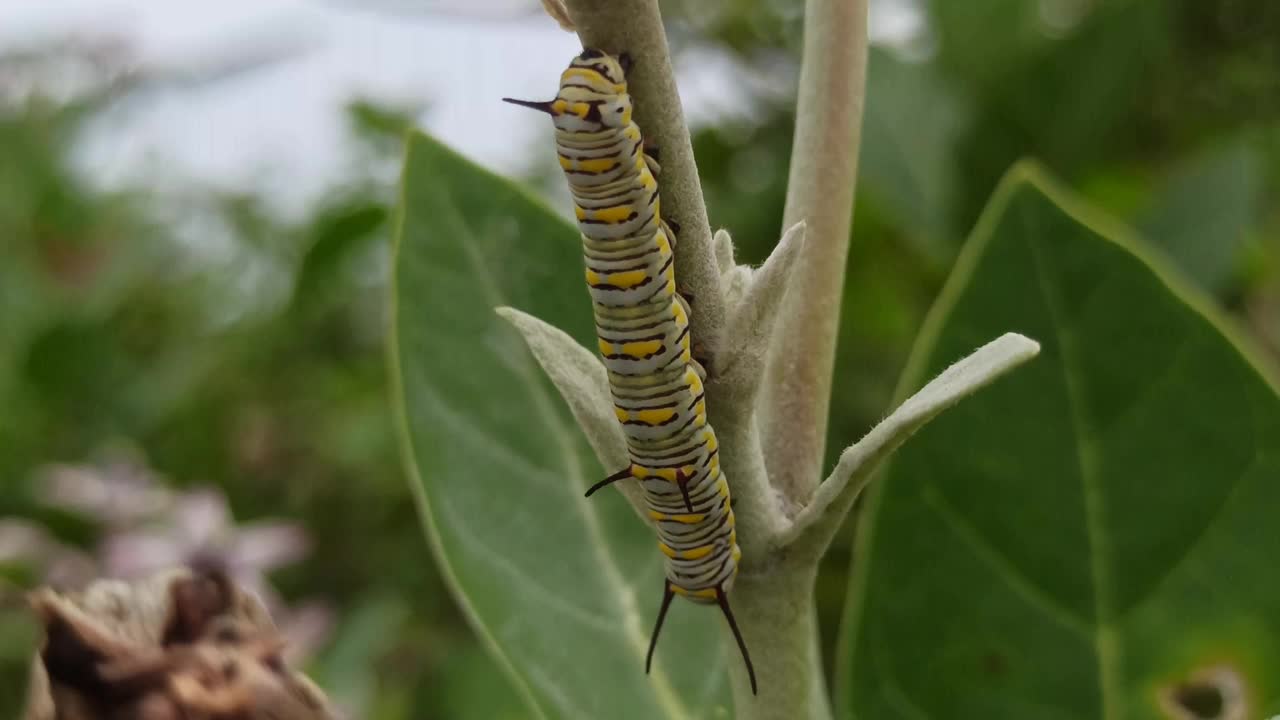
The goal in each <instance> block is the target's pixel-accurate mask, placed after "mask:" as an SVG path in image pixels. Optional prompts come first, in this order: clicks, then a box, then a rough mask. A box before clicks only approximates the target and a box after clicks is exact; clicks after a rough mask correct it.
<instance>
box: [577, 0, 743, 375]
mask: <svg viewBox="0 0 1280 720" xmlns="http://www.w3.org/2000/svg"><path fill="white" fill-rule="evenodd" d="M565 4H566V5H567V6H568V8H569V14H570V16H571V17H572V19H573V23H574V25H575V26H576V27H577V30H578V37H580V38H581V39H582V45H583V47H592V48H597V49H599V50H604V51H605V52H608V53H612V54H621V53H624V52H625V53H627V54H628V55H630V56H631V59H632V61H633V66H632V68H631V70H630V72H628V74H627V89H628V91H629V92H630V93H631V97H632V98H633V99H634V100H635V108H636V110H635V117H636V124H638V125H639V126H640V129H641V130H642V131H643V132H644V137H645V143H646V144H648V145H650V146H651V147H656V148H658V149H659V150H660V151H661V161H662V162H661V164H662V175H661V177H660V178H659V183H660V187H661V189H662V216H663V217H664V218H665V219H667V220H669V221H670V220H674V221H675V222H676V223H677V224H678V225H679V226H680V234H679V247H678V248H677V252H676V278H677V282H678V283H679V285H680V290H681V292H682V293H684V294H685V295H686V296H687V297H692V298H693V313H692V318H691V322H692V331H691V332H692V335H691V336H692V337H693V339H694V342H695V343H697V344H698V345H699V346H700V348H699V349H700V351H701V352H700V353H699V354H700V355H703V356H705V357H708V358H712V359H714V358H716V357H718V356H719V351H720V331H721V328H723V327H724V316H725V311H724V301H723V300H722V298H721V295H720V274H719V272H718V270H717V268H716V261H715V255H714V252H713V249H712V244H711V225H710V224H709V223H708V221H707V208H706V204H705V203H704V202H703V199H702V185H701V184H699V182H698V166H697V164H696V163H695V162H694V159H693V144H692V142H691V141H690V139H689V128H688V126H687V125H685V121H684V112H683V110H682V109H681V106H680V94H679V92H678V90H677V88H676V80H675V73H674V72H673V71H672V69H671V56H670V51H669V49H668V47H667V35H666V31H665V30H664V29H663V26H662V15H661V14H660V13H659V12H658V3H657V0H566V2H565Z"/></svg>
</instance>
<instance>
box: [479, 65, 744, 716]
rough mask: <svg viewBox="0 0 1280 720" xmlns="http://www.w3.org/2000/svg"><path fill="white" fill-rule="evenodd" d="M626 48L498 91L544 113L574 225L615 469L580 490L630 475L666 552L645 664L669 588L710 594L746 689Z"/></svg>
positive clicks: (728, 566) (710, 433) (693, 370)
mask: <svg viewBox="0 0 1280 720" xmlns="http://www.w3.org/2000/svg"><path fill="white" fill-rule="evenodd" d="M628 65H629V60H628V58H627V56H626V55H622V56H620V57H617V58H615V57H613V56H611V55H608V54H606V53H604V52H601V51H599V50H591V49H587V50H584V51H583V53H582V54H581V55H579V56H577V57H575V58H574V59H573V60H572V61H571V62H570V63H569V67H568V69H566V70H565V71H564V72H563V73H562V74H561V75H560V91H559V92H558V93H557V95H556V97H555V99H554V100H550V101H547V102H531V101H527V100H512V99H510V98H504V100H506V101H507V102H511V103H515V104H517V105H523V106H525V107H529V108H533V109H535V110H539V111H541V112H545V113H547V114H549V115H550V116H551V118H552V120H553V121H554V123H555V128H556V149H557V151H558V153H559V156H560V167H561V168H563V169H564V172H565V177H566V178H567V179H568V181H569V190H570V192H571V193H572V195H573V200H574V205H575V210H576V214H577V218H578V226H579V228H580V229H581V230H582V244H583V254H584V256H585V259H586V275H587V287H588V289H589V291H590V294H591V301H592V305H593V307H594V310H595V320H596V334H597V336H598V338H599V346H600V355H601V357H602V358H603V359H604V364H605V368H606V369H607V371H608V376H609V386H610V389H611V391H612V394H613V403H614V411H615V412H616V413H617V416H618V422H620V423H621V424H622V429H623V432H624V433H625V435H626V438H627V446H628V449H629V451H630V455H631V464H630V466H629V467H627V468H625V469H623V470H621V471H620V472H618V473H615V474H613V475H610V476H609V477H607V478H605V479H604V480H602V481H600V482H599V483H596V484H595V485H594V486H592V487H591V489H589V490H588V491H587V495H590V494H592V493H593V492H595V491H596V490H598V489H600V488H602V487H605V486H606V485H609V484H611V483H614V482H617V481H618V480H623V479H627V478H635V479H636V480H637V481H639V482H640V484H641V487H642V488H643V490H644V498H645V503H646V505H647V509H648V512H649V517H650V518H651V519H652V520H653V523H654V526H655V527H656V528H657V531H658V548H659V549H660V550H661V551H662V553H663V554H664V555H665V556H666V558H667V560H666V578H665V579H664V581H663V589H662V607H661V609H660V610H659V611H658V619H657V622H656V623H655V625H654V628H653V636H652V637H651V638H650V641H649V653H648V656H647V657H646V658H645V672H648V670H649V666H650V664H651V663H652V660H653V651H654V647H655V646H656V645H657V642H658V633H659V632H660V631H661V630H662V621H663V619H664V618H665V617H666V614H667V609H668V607H669V606H670V604H671V599H672V597H674V596H675V595H683V596H684V597H687V598H689V599H690V600H692V601H693V602H696V603H701V604H713V603H714V604H717V605H719V607H720V610H721V611H722V612H723V613H724V616H725V619H726V620H727V621H728V623H729V627H730V629H731V630H732V631H733V635H734V638H735V639H736V640H737V642H738V647H739V649H740V650H741V651H742V659H743V661H744V662H745V663H746V667H747V674H748V676H749V677H750V679H751V690H752V692H755V690H756V677H755V669H754V668H753V667H752V665H751V656H750V655H749V654H748V653H747V646H746V643H745V642H744V641H743V639H742V633H741V632H739V630H738V624H737V621H736V620H734V617H733V612H732V611H731V610H730V609H729V600H728V592H729V590H730V588H732V586H733V581H734V578H735V577H736V576H737V573H738V561H739V558H740V557H741V555H742V551H741V550H740V549H739V548H738V540H737V534H736V531H735V530H734V520H733V508H732V507H731V505H730V499H729V484H728V482H726V480H725V477H724V474H723V473H721V472H720V459H719V456H718V451H719V445H718V443H717V442H716V434H715V430H713V429H712V428H711V425H710V423H708V422H707V410H706V402H705V400H704V397H703V380H704V378H705V377H706V373H705V372H704V371H703V369H702V367H701V366H700V365H699V364H698V363H697V362H696V361H694V359H693V356H692V352H691V350H690V340H689V304H688V303H687V302H686V301H685V299H684V298H683V297H681V296H680V295H679V294H678V293H677V292H676V281H675V268H674V265H673V262H674V259H675V256H674V253H673V250H674V247H675V241H676V237H675V233H674V232H673V230H672V228H671V226H670V225H668V223H666V222H664V221H663V220H662V215H661V212H660V209H659V197H658V182H657V178H656V175H657V173H658V170H659V169H658V163H657V161H656V159H655V158H654V156H653V153H652V148H646V147H645V144H644V140H643V137H642V136H641V134H640V128H639V127H638V126H637V125H636V124H635V122H633V121H632V119H631V111H632V107H631V96H630V95H629V94H627V81H626V75H625V71H626V69H627V66H628Z"/></svg>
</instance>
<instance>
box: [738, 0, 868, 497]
mask: <svg viewBox="0 0 1280 720" xmlns="http://www.w3.org/2000/svg"><path fill="white" fill-rule="evenodd" d="M866 69H867V0H808V2H807V4H806V11H805V25H804V58H803V60H802V63H801V68H800V93H799V98H798V100H797V106H796V132H795V141H794V143H793V145H792V154H791V175H790V178H789V180H788V185H787V202H786V209H785V211H784V213H783V221H782V226H783V228H784V229H785V228H789V227H791V226H792V225H794V224H795V223H797V222H800V221H804V222H805V223H806V224H807V228H808V230H807V235H806V237H807V245H808V247H807V248H806V251H805V253H804V257H803V258H801V260H800V263H799V264H798V266H797V267H796V268H795V270H794V272H793V274H792V281H791V292H789V293H788V294H787V307H786V308H784V311H783V317H786V318H788V320H789V322H788V323H787V324H786V326H785V327H784V329H783V331H782V332H780V333H778V334H777V335H775V337H774V344H773V347H772V348H771V351H772V357H771V362H770V370H769V373H768V375H767V377H769V379H770V382H769V383H768V384H767V386H766V388H767V389H766V391H765V395H764V397H763V398H762V400H763V403H762V405H761V408H762V410H763V418H764V420H765V422H767V423H768V425H767V426H766V427H764V428H763V430H764V432H765V437H764V449H765V458H766V461H767V462H768V469H769V478H770V481H771V482H772V483H773V486H774V487H775V488H777V489H778V490H779V491H781V493H782V494H783V495H784V497H786V498H787V499H788V500H790V501H791V502H790V503H789V505H791V506H793V507H796V506H798V505H801V504H803V503H805V502H807V501H808V500H809V497H810V496H811V495H812V494H813V491H814V489H815V488H816V487H817V485H818V480H819V479H820V478H821V476H822V472H821V471H822V455H823V451H824V449H825V443H826V434H827V411H828V406H829V404H830V399H831V379H832V372H833V369H834V366H835V350H836V331H837V329H838V327H839V320H840V298H841V294H842V291H843V289H844V278H845V259H846V257H847V256H848V251H849V230H850V228H851V226H852V222H853V195H854V186H855V182H856V179H857V170H858V143H859V141H860V139H861V134H862V105H863V100H864V97H865V92H866Z"/></svg>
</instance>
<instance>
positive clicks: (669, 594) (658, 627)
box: [644, 577, 676, 675]
mask: <svg viewBox="0 0 1280 720" xmlns="http://www.w3.org/2000/svg"><path fill="white" fill-rule="evenodd" d="M675 594H676V593H675V590H673V589H672V588H671V582H670V581H668V580H667V579H666V578H665V577H664V578H662V607H660V608H658V621H657V622H656V623H654V625H653V634H652V635H650V636H649V654H647V655H645V656H644V673H645V674H646V675H648V674H649V666H650V665H652V664H653V651H654V648H656V647H658V633H660V632H662V621H663V620H665V619H666V617H667V609H668V608H670V607H671V598H673V597H675Z"/></svg>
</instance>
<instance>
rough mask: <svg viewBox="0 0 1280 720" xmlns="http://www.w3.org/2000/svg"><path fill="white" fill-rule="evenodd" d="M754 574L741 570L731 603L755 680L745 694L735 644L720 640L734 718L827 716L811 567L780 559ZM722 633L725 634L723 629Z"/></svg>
mask: <svg viewBox="0 0 1280 720" xmlns="http://www.w3.org/2000/svg"><path fill="white" fill-rule="evenodd" d="M778 560H780V561H779V562H777V563H776V564H771V566H770V567H767V568H764V569H762V570H761V571H757V572H750V573H748V572H743V573H742V574H740V575H739V576H738V580H737V582H736V583H735V584H734V586H733V592H732V593H731V596H732V597H731V602H732V604H733V611H734V615H735V616H736V617H737V618H738V622H739V624H740V625H741V626H742V633H743V636H744V637H745V638H746V642H747V647H748V648H749V649H750V650H751V652H752V656H751V660H752V661H753V662H754V664H755V671H756V677H757V678H758V679H759V686H760V687H759V694H758V695H752V694H751V686H750V684H749V682H748V680H747V673H746V671H745V670H744V669H743V668H742V661H741V660H740V659H738V647H737V645H736V644H734V641H733V640H732V639H731V638H730V639H726V640H725V642H724V652H725V653H726V656H727V660H728V663H729V665H730V667H731V669H730V671H729V672H730V678H731V680H732V685H733V707H734V717H736V718H738V719H739V720H830V718H831V705H830V702H829V701H828V699H827V691H826V684H825V682H824V680H823V674H822V653H821V652H820V651H819V649H818V648H819V645H818V618H817V611H816V609H815V607H814V603H813V588H814V581H815V579H816V578H817V566H816V565H815V564H813V563H811V562H810V561H809V560H808V559H804V560H802V561H801V562H798V563H792V562H786V561H785V559H781V558H779V559H778ZM726 635H727V633H726Z"/></svg>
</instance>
